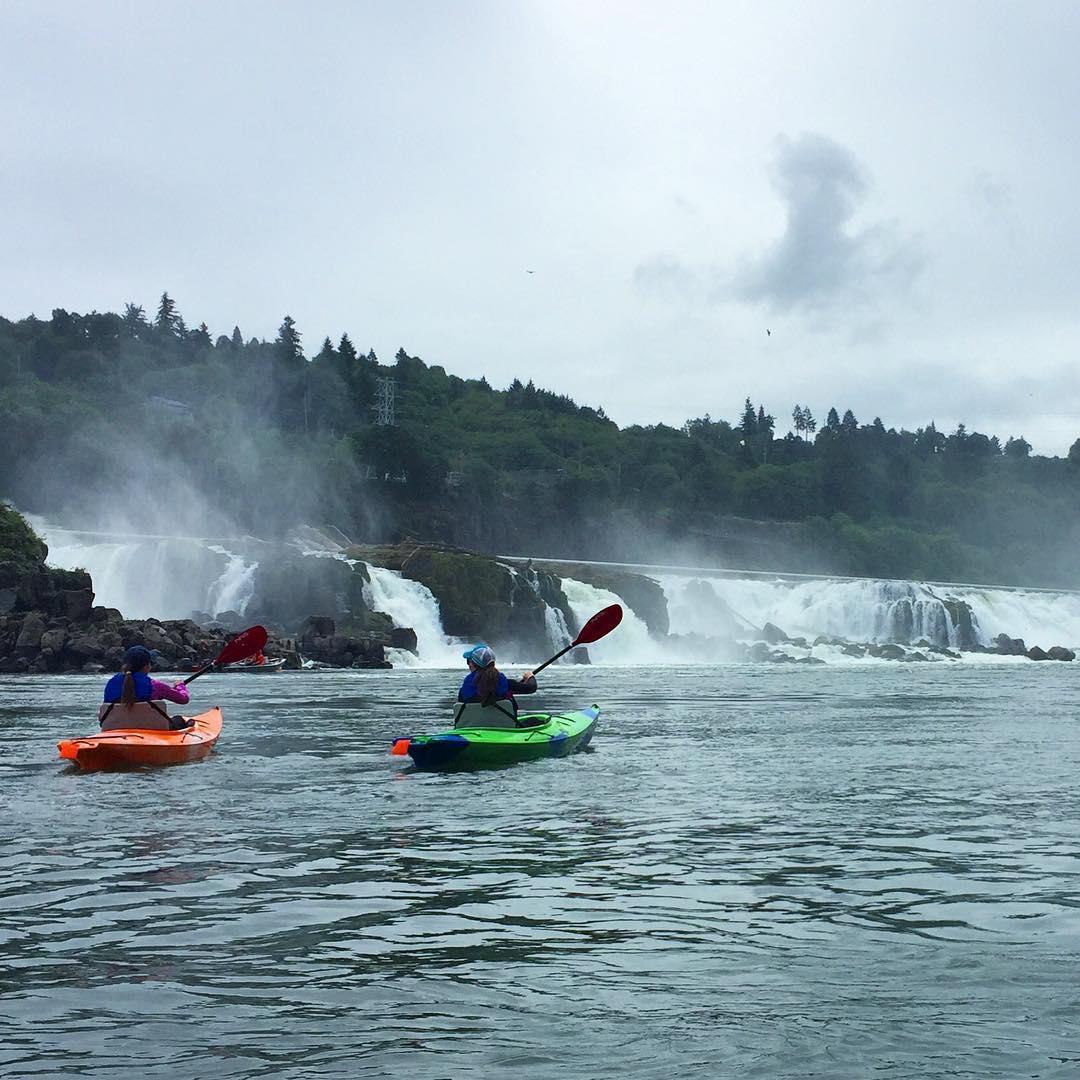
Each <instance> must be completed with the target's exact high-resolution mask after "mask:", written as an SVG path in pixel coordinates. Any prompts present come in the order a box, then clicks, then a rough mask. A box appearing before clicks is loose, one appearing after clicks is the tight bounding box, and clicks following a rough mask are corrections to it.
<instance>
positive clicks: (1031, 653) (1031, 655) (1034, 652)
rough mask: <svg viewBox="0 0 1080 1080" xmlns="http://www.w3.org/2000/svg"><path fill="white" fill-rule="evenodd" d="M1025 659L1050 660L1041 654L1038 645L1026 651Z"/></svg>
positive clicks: (1044, 654)
mask: <svg viewBox="0 0 1080 1080" xmlns="http://www.w3.org/2000/svg"><path fill="white" fill-rule="evenodd" d="M1027 658H1028V659H1029V660H1049V659H1050V657H1049V656H1047V654H1046V653H1045V652H1043V650H1042V649H1040V648H1039V646H1038V645H1032V646H1031V648H1030V649H1028V651H1027Z"/></svg>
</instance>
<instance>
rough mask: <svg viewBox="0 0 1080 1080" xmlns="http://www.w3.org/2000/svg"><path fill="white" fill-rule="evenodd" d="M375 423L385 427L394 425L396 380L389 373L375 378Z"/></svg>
mask: <svg viewBox="0 0 1080 1080" xmlns="http://www.w3.org/2000/svg"><path fill="white" fill-rule="evenodd" d="M375 383H376V389H375V405H374V406H373V408H374V409H375V423H376V424H380V425H381V426H383V427H393V425H394V424H395V423H396V421H395V419H394V380H393V379H391V378H390V376H389V375H386V376H382V377H380V378H378V379H376V380H375Z"/></svg>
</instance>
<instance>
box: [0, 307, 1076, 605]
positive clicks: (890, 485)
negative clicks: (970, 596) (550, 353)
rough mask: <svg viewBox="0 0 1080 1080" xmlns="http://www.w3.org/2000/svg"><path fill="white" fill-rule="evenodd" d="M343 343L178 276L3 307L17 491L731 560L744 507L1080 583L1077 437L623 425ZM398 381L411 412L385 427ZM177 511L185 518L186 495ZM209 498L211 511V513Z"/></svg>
mask: <svg viewBox="0 0 1080 1080" xmlns="http://www.w3.org/2000/svg"><path fill="white" fill-rule="evenodd" d="M193 321H194V320H193ZM337 341H338V344H337V345H336V346H335V345H334V343H333V339H332V338H326V339H324V340H323V342H322V346H321V348H320V349H319V351H318V352H317V353H316V354H315V355H314V356H313V357H312V358H311V359H310V360H309V359H307V358H306V357H305V355H304V352H303V349H302V335H301V332H300V329H299V328H298V327H297V326H296V323H295V322H294V320H293V319H292V318H291V317H288V316H286V317H285V318H284V320H283V322H282V325H281V328H280V330H279V332H278V335H277V337H276V339H275V340H274V341H272V342H266V341H260V340H258V339H254V338H252V339H249V340H248V341H246V342H245V340H244V337H243V335H242V334H241V332H240V329H239V328H238V327H234V328H233V330H232V332H231V334H229V335H220V336H217V337H216V338H215V337H214V336H213V335H212V334H211V332H210V329H209V328H208V327H207V326H206V325H205V324H202V323H200V324H199V325H198V327H197V328H196V329H195V330H191V331H188V330H187V329H186V326H185V323H184V320H183V318H182V317H181V315H180V313H179V311H178V310H177V308H176V304H175V302H174V301H173V300H172V298H171V297H170V296H169V295H168V293H164V294H162V297H161V300H160V302H159V303H158V305H157V307H156V314H155V316H154V318H153V321H152V322H151V321H150V320H149V319H148V318H147V315H146V310H145V309H144V308H143V307H142V306H141V305H139V304H136V303H133V302H132V303H128V304H127V305H126V306H125V308H124V312H123V314H121V315H117V314H112V313H108V312H106V313H100V312H93V313H91V314H89V315H78V314H74V313H71V312H67V311H64V310H63V309H59V308H58V309H56V310H55V311H53V312H52V313H51V316H50V318H49V319H48V320H42V319H37V318H33V317H31V318H27V319H23V320H20V321H18V322H11V321H9V320H6V319H2V318H0V492H4V493H5V494H6V495H7V496H9V497H10V498H12V499H13V500H15V502H16V504H17V505H20V506H24V507H26V508H27V509H29V510H35V509H37V510H42V511H49V510H52V509H55V508H58V507H62V506H70V505H71V503H72V502H73V501H74V500H76V499H77V498H79V497H80V494H81V493H86V501H87V502H89V504H90V505H92V506H94V507H95V508H98V507H100V504H101V500H102V498H103V497H107V498H108V499H110V500H118V503H114V505H117V504H118V505H121V506H122V507H123V509H124V512H125V514H126V515H131V514H135V515H137V514H138V513H139V512H142V513H143V515H144V518H145V521H144V524H145V525H146V526H147V528H148V529H151V530H152V529H154V528H156V527H158V526H159V525H160V522H159V521H158V520H157V519H158V518H159V516H160V513H161V510H160V507H161V506H162V504H161V503H160V502H158V501H156V499H155V498H150V497H146V496H145V492H146V491H150V490H152V491H169V490H171V488H172V487H173V486H174V485H175V484H176V483H177V481H178V478H179V479H182V481H183V483H184V484H186V485H188V486H189V487H190V488H192V489H194V490H195V491H196V492H199V493H202V495H203V496H204V497H205V501H206V502H207V503H208V504H209V510H210V512H211V513H216V514H218V515H219V520H220V522H222V523H223V524H222V527H223V528H225V527H226V525H227V527H229V528H235V527H239V528H242V529H245V530H248V531H251V532H254V533H258V534H263V535H269V534H272V533H274V532H275V531H277V530H280V529H283V528H285V527H287V526H289V525H291V524H294V523H295V522H297V521H303V520H308V521H313V522H318V521H328V522H331V523H336V524H339V525H340V526H341V527H342V528H344V529H345V530H346V531H350V530H352V531H354V532H355V534H356V535H358V536H359V537H363V538H365V539H380V540H387V539H393V538H394V536H395V535H397V534H399V533H400V532H402V531H411V532H412V533H413V535H416V536H421V537H433V538H440V539H450V540H452V541H454V542H461V543H470V542H471V543H479V544H490V545H491V546H492V550H494V549H495V545H510V546H512V548H515V549H518V550H529V551H533V552H535V553H536V554H544V553H550V554H558V555H560V556H570V557H574V556H580V557H586V556H590V555H592V556H594V557H600V558H605V557H616V556H617V557H620V558H626V557H630V558H633V557H634V553H635V550H636V552H637V554H638V555H639V556H645V555H646V553H650V554H651V552H649V549H648V547H647V546H646V542H645V541H643V542H642V544H641V545H640V546H639V547H638V548H637V549H634V548H633V546H632V541H633V537H634V536H635V535H636V534H637V533H639V532H649V533H650V535H651V536H652V537H653V538H654V540H655V539H664V540H671V539H678V540H682V539H683V538H686V537H689V536H694V537H703V538H706V539H705V540H703V541H702V543H703V545H705V550H703V551H701V553H700V554H701V556H702V557H714V558H720V557H722V556H721V555H714V556H710V555H709V549H708V544H709V543H711V542H713V541H712V540H711V539H710V538H715V539H717V540H720V539H722V538H723V537H724V536H726V535H728V534H729V533H730V531H731V529H730V522H731V519H732V518H733V517H736V516H737V517H744V518H752V519H757V520H763V521H769V522H775V523H781V522H782V523H784V524H783V526H780V525H779V524H778V525H776V526H775V527H772V526H770V528H774V531H776V532H777V533H779V532H783V534H784V535H785V536H787V537H791V538H794V539H793V541H792V553H791V556H790V563H789V565H788V566H786V567H779V566H778V567H776V568H778V569H785V568H786V569H828V570H831V571H834V572H838V573H868V574H878V575H885V576H897V577H908V576H923V577H930V578H935V579H945V578H969V579H972V580H986V581H1010V580H1011V581H1015V582H1017V583H1026V584H1032V585H1036V584H1042V585H1064V586H1072V585H1073V584H1074V583H1075V582H1074V576H1073V570H1072V561H1073V560H1072V551H1073V550H1074V549H1075V545H1076V542H1077V541H1078V540H1080V529H1078V525H1077V523H1076V514H1075V506H1076V502H1077V494H1078V491H1077V489H1078V485H1080V439H1078V440H1077V441H1076V443H1074V444H1073V446H1072V448H1071V449H1070V451H1069V455H1068V458H1067V459H1058V458H1046V457H1038V456H1034V455H1033V454H1032V452H1031V445H1030V444H1029V443H1028V442H1027V441H1026V440H1025V439H1023V438H1021V437H1012V438H1010V439H1009V440H1008V441H1007V442H1006V443H1005V445H1004V447H1003V446H1002V444H1001V442H1000V441H999V440H998V439H997V438H996V437H994V436H987V435H984V434H981V433H979V432H970V431H968V430H967V429H966V428H965V427H964V426H963V425H960V426H959V427H958V428H957V429H956V431H954V432H953V433H952V434H949V435H946V434H944V433H942V432H940V431H938V430H937V428H936V426H935V425H934V424H933V423H929V424H927V425H926V427H924V428H919V429H918V430H917V431H914V432H910V431H897V430H895V429H892V428H886V427H885V425H884V423H883V422H882V421H881V419H880V418H879V417H875V418H874V419H873V421H872V423H870V424H863V425H860V424H859V422H858V420H857V419H856V417H855V415H854V413H853V412H852V410H851V409H844V410H839V409H837V408H830V409H828V410H827V413H826V416H827V418H826V420H825V422H824V423H823V424H822V425H821V426H820V427H819V426H818V424H817V422H816V421H815V420H814V419H813V416H812V415H811V412H810V409H809V408H807V407H805V406H802V405H796V406H795V407H794V410H793V411H792V413H791V417H792V422H793V427H794V433H792V434H787V435H781V437H779V438H778V437H777V432H776V430H775V420H774V418H773V416H772V415H771V414H770V413H769V412H768V411H767V410H766V407H765V405H764V404H762V403H760V402H759V403H754V402H752V401H751V400H750V398H749V397H747V398H746V400H745V403H744V406H743V408H742V410H741V414H740V415H738V416H732V417H728V418H727V419H713V418H712V417H711V416H710V415H709V414H708V413H705V414H704V415H703V416H700V417H698V418H696V419H689V420H687V421H686V423H685V424H684V425H683V426H682V427H681V428H674V427H669V426H667V425H664V424H657V425H650V426H639V425H634V426H631V427H627V428H624V429H622V430H620V429H619V428H618V427H617V426H616V425H615V424H614V423H612V422H611V421H610V420H608V419H607V417H606V416H605V415H604V412H603V410H602V409H599V408H593V407H589V406H582V405H578V404H576V403H575V402H574V401H572V400H571V399H570V398H568V397H566V396H565V395H561V394H557V393H554V392H552V391H550V390H546V389H544V388H543V387H540V386H537V385H536V384H535V383H534V382H533V381H532V380H531V379H525V380H524V381H523V380H522V379H514V380H513V382H512V383H511V384H510V386H509V387H507V388H506V389H505V390H499V389H495V388H493V387H492V386H491V385H490V384H489V383H488V382H487V380H486V379H484V378H482V377H481V378H478V379H463V378H461V377H459V376H457V375H454V374H452V373H449V372H447V371H445V370H444V369H443V368H442V367H439V366H429V365H428V364H426V363H425V362H424V361H423V360H422V359H421V358H420V357H418V356H413V355H410V354H409V353H408V352H407V351H406V350H405V349H404V348H402V349H399V350H398V352H397V354H396V355H395V357H394V361H393V363H392V364H391V365H384V364H382V363H380V361H379V359H378V357H377V356H376V355H375V353H374V352H372V351H370V350H369V351H368V352H366V353H364V352H362V351H361V350H360V349H358V348H357V347H356V346H355V345H354V344H353V339H352V338H350V336H349V335H348V334H342V335H341V336H340V337H339V338H338V339H337ZM387 377H389V378H391V379H393V381H394V388H395V420H396V422H395V423H394V424H393V425H386V426H379V425H377V424H376V423H375V415H374V412H373V409H372V406H373V404H374V402H375V400H376V389H377V380H379V379H380V378H387ZM781 415H783V413H782V414H781ZM168 506H169V513H170V515H182V513H183V511H184V507H185V500H184V499H170V501H169V503H168ZM199 509H200V514H199V515H198V516H197V517H196V516H193V517H192V519H191V520H192V525H191V527H192V528H206V527H207V522H206V518H205V511H206V509H207V508H206V507H203V506H200V508H199ZM8 513H9V514H10V513H11V512H10V511H8ZM8 520H10V519H8ZM474 521H482V522H486V523H490V522H492V521H494V522H496V523H498V525H497V527H496V526H490V525H486V526H485V528H484V529H472V528H471V523H472V522H474ZM616 522H618V523H619V524H618V525H616V524H614V523H616ZM14 535H15V534H14V533H13V534H12V536H14ZM2 543H4V544H5V545H12V544H15V541H14V540H12V539H10V538H9V539H5V540H3V541H2ZM619 545H621V547H620V546H619ZM510 546H507V547H500V548H499V550H503V551H505V550H511V547H510ZM545 547H546V549H547V550H546V551H544V550H541V549H542V548H545ZM16 548H18V550H21V551H23V554H22V555H21V556H19V557H20V558H25V557H28V556H27V553H28V552H32V551H33V550H34V549H33V543H32V542H30V546H29V547H22V548H19V547H18V545H16V546H15V547H12V548H11V550H12V551H15V550H16ZM718 549H719V550H720V551H723V550H724V549H723V546H722V544H718Z"/></svg>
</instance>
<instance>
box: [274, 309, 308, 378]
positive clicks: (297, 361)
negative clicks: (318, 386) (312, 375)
mask: <svg viewBox="0 0 1080 1080" xmlns="http://www.w3.org/2000/svg"><path fill="white" fill-rule="evenodd" d="M274 344H275V346H277V353H278V356H279V357H280V358H281V359H282V360H283V361H284V362H285V365H286V366H287V367H291V368H294V369H295V368H298V367H299V366H300V365H301V364H302V363H303V362H304V351H303V349H302V348H301V346H300V331H299V330H297V329H296V322H295V321H294V319H293V317H292V316H291V315H286V316H285V318H284V320H283V321H282V323H281V326H279V327H278V336H277V340H276V341H275V342H274Z"/></svg>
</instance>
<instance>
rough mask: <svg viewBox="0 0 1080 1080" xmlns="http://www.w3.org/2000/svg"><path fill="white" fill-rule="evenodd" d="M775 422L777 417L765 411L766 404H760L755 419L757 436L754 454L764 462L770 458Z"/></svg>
mask: <svg viewBox="0 0 1080 1080" xmlns="http://www.w3.org/2000/svg"><path fill="white" fill-rule="evenodd" d="M775 424H776V421H775V419H774V418H773V417H772V416H770V415H769V414H768V413H766V412H765V406H764V405H759V406H758V411H757V419H756V420H755V426H756V427H757V434H756V436H755V446H754V454H755V457H756V458H757V459H758V461H761V462H763V463H764V462H767V461H768V460H769V451H770V450H771V449H772V439H773V428H774V427H775Z"/></svg>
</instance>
